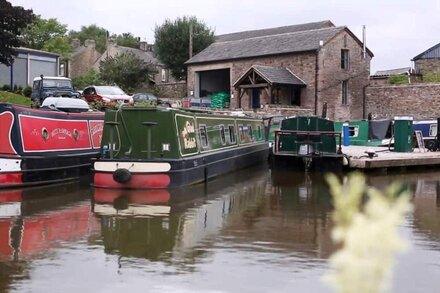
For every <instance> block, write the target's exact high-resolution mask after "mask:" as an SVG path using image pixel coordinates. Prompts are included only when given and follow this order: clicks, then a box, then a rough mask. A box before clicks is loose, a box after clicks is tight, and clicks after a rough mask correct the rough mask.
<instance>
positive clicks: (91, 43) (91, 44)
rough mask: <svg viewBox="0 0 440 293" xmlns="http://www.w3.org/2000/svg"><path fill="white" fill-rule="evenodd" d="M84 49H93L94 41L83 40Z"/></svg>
mask: <svg viewBox="0 0 440 293" xmlns="http://www.w3.org/2000/svg"><path fill="white" fill-rule="evenodd" d="M84 47H91V48H95V40H89V39H87V40H85V42H84Z"/></svg>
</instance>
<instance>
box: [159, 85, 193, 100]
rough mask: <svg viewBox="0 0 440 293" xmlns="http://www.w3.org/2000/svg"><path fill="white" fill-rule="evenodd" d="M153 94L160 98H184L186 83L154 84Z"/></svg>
mask: <svg viewBox="0 0 440 293" xmlns="http://www.w3.org/2000/svg"><path fill="white" fill-rule="evenodd" d="M155 92H156V93H157V95H158V96H159V97H162V98H167V99H181V98H183V97H185V96H186V82H176V83H161V84H156V85H155Z"/></svg>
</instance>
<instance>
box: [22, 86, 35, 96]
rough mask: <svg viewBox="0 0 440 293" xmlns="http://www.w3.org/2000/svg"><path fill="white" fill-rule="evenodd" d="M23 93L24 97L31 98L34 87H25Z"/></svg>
mask: <svg viewBox="0 0 440 293" xmlns="http://www.w3.org/2000/svg"><path fill="white" fill-rule="evenodd" d="M21 93H22V95H23V96H25V97H28V98H30V96H31V94H32V87H30V86H27V87H25V88H24V89H23V91H22V92H21Z"/></svg>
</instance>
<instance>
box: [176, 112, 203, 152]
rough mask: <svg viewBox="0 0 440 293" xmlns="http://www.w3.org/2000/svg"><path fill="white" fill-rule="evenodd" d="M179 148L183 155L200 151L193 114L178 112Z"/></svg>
mask: <svg viewBox="0 0 440 293" xmlns="http://www.w3.org/2000/svg"><path fill="white" fill-rule="evenodd" d="M175 119H176V129H177V137H178V141H179V150H180V154H181V155H182V156H186V155H194V154H197V153H198V145H197V134H196V123H195V119H194V117H193V116H189V115H181V114H176V116H175Z"/></svg>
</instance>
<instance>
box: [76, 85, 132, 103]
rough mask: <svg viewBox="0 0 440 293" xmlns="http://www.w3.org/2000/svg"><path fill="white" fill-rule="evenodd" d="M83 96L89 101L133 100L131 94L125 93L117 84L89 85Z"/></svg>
mask: <svg viewBox="0 0 440 293" xmlns="http://www.w3.org/2000/svg"><path fill="white" fill-rule="evenodd" d="M82 97H83V98H84V99H85V100H86V101H87V102H89V103H95V102H102V103H110V102H122V103H130V102H132V101H133V99H132V98H131V96H129V95H127V94H126V93H124V91H123V90H122V89H120V88H119V87H117V86H107V85H105V86H94V85H93V86H88V87H86V88H85V89H84V90H83V93H82Z"/></svg>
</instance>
